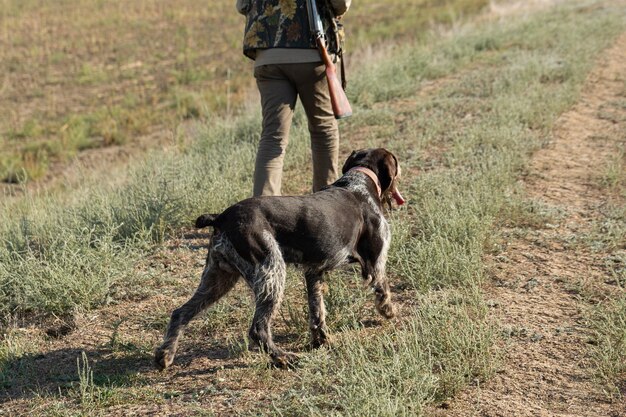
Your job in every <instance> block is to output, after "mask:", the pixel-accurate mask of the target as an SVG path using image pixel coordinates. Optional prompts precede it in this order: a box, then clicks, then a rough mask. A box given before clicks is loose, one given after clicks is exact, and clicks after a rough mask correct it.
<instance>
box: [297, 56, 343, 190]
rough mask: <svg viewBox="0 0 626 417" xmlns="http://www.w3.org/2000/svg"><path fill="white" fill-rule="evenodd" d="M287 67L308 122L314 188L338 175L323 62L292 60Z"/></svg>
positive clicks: (333, 122) (335, 138) (336, 135)
mask: <svg viewBox="0 0 626 417" xmlns="http://www.w3.org/2000/svg"><path fill="white" fill-rule="evenodd" d="M290 68H291V71H290V74H289V75H290V76H291V77H292V79H293V80H294V82H295V85H296V89H297V92H298V94H299V95H300V100H301V102H302V105H303V107H304V110H305V112H306V115H307V118H308V122H309V132H310V133H311V156H312V159H313V191H314V192H315V191H319V189H320V188H322V187H324V186H325V185H328V184H332V183H333V182H334V181H335V180H336V179H337V178H338V177H339V169H338V166H337V165H338V157H339V128H338V126H337V120H336V119H335V116H334V114H333V108H332V105H331V102H330V93H329V91H328V81H327V80H326V74H325V72H324V71H325V67H324V64H323V63H321V62H313V63H305V64H293V65H292V66H291V67H290Z"/></svg>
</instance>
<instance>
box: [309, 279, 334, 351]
mask: <svg viewBox="0 0 626 417" xmlns="http://www.w3.org/2000/svg"><path fill="white" fill-rule="evenodd" d="M304 277H305V279H306V292H307V297H308V300H309V328H310V329H311V346H312V347H313V348H314V349H316V348H318V347H320V346H322V345H324V344H326V343H327V341H328V337H327V335H326V308H325V306H324V298H323V295H322V286H323V277H324V275H323V273H322V272H319V271H317V270H313V269H309V270H307V271H306V272H305V273H304Z"/></svg>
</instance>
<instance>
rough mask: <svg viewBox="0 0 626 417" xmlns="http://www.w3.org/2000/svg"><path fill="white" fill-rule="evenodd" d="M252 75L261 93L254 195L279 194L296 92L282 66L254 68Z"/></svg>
mask: <svg viewBox="0 0 626 417" xmlns="http://www.w3.org/2000/svg"><path fill="white" fill-rule="evenodd" d="M254 77H255V78H256V81H257V87H258V88H259V93H260V94H261V106H262V109H263V132H262V133H261V140H260V142H259V149H258V151H257V156H256V164H255V168H254V190H253V195H255V196H259V195H280V190H281V180H282V175H283V159H284V156H285V149H286V148H287V143H288V142H289V128H290V127H291V119H292V117H293V111H294V108H295V105H296V98H297V92H296V89H295V87H294V85H293V84H292V82H291V81H290V80H288V79H287V77H286V76H285V74H284V73H283V71H282V69H281V65H263V66H260V67H256V68H255V69H254Z"/></svg>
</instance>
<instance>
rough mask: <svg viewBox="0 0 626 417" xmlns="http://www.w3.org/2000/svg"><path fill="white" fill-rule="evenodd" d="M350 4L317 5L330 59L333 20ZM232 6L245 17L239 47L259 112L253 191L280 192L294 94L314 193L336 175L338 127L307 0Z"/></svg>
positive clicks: (335, 48) (247, 0)
mask: <svg viewBox="0 0 626 417" xmlns="http://www.w3.org/2000/svg"><path fill="white" fill-rule="evenodd" d="M350 2H351V0H321V1H318V3H317V4H318V9H319V12H320V16H321V18H322V24H323V26H324V29H325V31H326V37H327V47H328V51H329V53H331V54H332V55H333V56H334V57H335V59H340V57H341V52H342V51H341V47H342V43H343V42H342V41H343V30H342V28H341V25H340V24H339V23H338V19H339V18H340V17H341V16H343V14H344V13H345V12H346V11H347V10H348V8H349V7H350ZM237 10H238V11H239V12H240V13H242V14H244V15H245V16H246V27H245V35H244V41H243V51H244V54H245V55H246V56H247V57H249V58H251V59H253V60H254V61H255V64H254V77H255V78H256V81H257V86H258V88H259V92H260V94H261V106H262V111H263V131H262V133H261V140H260V142H259V149H258V151H257V158H256V163H255V170H254V190H253V194H254V195H255V196H259V195H280V194H281V180H282V171H283V159H284V155H285V149H286V148H287V143H288V141H289V129H290V127H291V120H292V118H293V112H294V109H295V105H296V100H297V97H298V96H299V97H300V101H301V102H302V105H303V107H304V110H305V112H306V115H307V118H308V124H309V131H310V133H311V154H312V159H313V191H318V190H319V189H321V188H322V187H324V186H325V185H328V184H331V183H332V182H334V181H335V180H336V179H337V177H338V176H339V170H338V166H337V164H338V161H337V160H338V150H339V130H338V127H337V121H336V119H335V117H334V115H333V111H332V107H331V102H330V95H329V92H328V84H327V80H326V76H325V72H324V70H325V66H324V64H323V63H322V60H321V58H320V54H319V52H318V50H317V47H316V45H315V41H314V39H313V37H312V36H311V31H310V30H309V21H308V14H307V9H306V0H237Z"/></svg>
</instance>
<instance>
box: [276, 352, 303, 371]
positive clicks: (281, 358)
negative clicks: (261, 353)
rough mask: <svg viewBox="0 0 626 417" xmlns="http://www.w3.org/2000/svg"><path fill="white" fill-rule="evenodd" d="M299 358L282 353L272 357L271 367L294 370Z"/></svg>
mask: <svg viewBox="0 0 626 417" xmlns="http://www.w3.org/2000/svg"><path fill="white" fill-rule="evenodd" d="M299 360H300V357H299V356H298V355H296V354H295V353H290V352H283V353H279V354H274V355H272V365H273V366H275V367H276V368H280V369H294V368H295V367H296V365H297V364H298V361H299Z"/></svg>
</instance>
